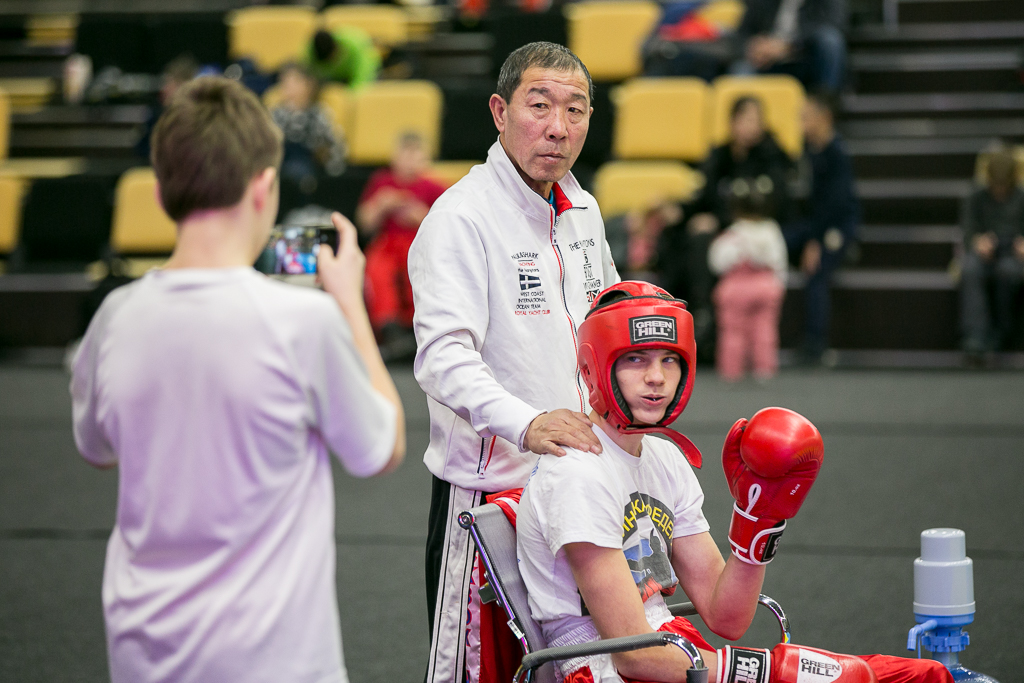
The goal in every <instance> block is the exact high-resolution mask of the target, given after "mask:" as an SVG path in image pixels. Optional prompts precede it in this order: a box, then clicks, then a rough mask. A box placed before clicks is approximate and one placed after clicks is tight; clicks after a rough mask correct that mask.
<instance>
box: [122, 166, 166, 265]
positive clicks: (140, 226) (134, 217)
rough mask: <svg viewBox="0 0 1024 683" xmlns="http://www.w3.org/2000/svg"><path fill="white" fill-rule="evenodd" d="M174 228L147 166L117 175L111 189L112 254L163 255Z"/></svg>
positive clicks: (152, 174)
mask: <svg viewBox="0 0 1024 683" xmlns="http://www.w3.org/2000/svg"><path fill="white" fill-rule="evenodd" d="M176 239H177V231H176V229H175V226H174V222H173V221H172V220H171V219H170V217H168V215H167V214H166V213H164V210H163V208H162V207H161V206H160V203H159V201H158V200H157V198H156V175H155V174H154V173H153V169H151V168H133V169H130V170H128V171H125V173H124V174H123V175H122V176H121V179H120V180H118V182H117V189H116V190H115V192H114V225H113V227H112V228H111V231H110V246H111V248H112V249H113V251H114V253H115V254H167V253H170V252H171V251H173V250H174V242H175V240H176Z"/></svg>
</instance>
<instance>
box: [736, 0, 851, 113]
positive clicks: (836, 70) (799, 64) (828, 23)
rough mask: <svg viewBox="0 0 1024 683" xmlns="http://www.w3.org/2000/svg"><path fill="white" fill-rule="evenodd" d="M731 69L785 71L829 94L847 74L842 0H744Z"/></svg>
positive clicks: (845, 10) (846, 13) (846, 12)
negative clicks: (734, 61)
mask: <svg viewBox="0 0 1024 683" xmlns="http://www.w3.org/2000/svg"><path fill="white" fill-rule="evenodd" d="M746 2H747V11H746V13H744V15H743V21H742V22H741V23H740V26H739V28H738V29H737V31H736V43H737V44H736V51H737V53H738V55H739V59H738V61H737V62H736V63H735V64H734V65H733V72H734V73H787V74H790V75H792V76H795V77H796V78H798V79H800V81H801V82H802V83H803V84H804V87H806V88H807V89H808V90H817V89H824V90H828V91H830V92H832V93H835V92H837V91H839V89H840V88H842V85H843V79H844V76H845V72H846V36H845V31H846V28H847V24H848V21H849V8H848V7H847V0H746Z"/></svg>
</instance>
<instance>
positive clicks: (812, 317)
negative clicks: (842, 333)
mask: <svg viewBox="0 0 1024 683" xmlns="http://www.w3.org/2000/svg"><path fill="white" fill-rule="evenodd" d="M783 235H784V236H785V238H786V247H787V249H788V250H789V253H790V255H791V258H793V259H795V260H796V262H797V263H800V259H801V257H802V256H803V251H804V247H806V246H807V243H808V242H809V241H810V240H811V239H812V238H813V235H811V232H810V229H809V226H807V225H806V224H803V223H799V222H797V223H794V224H791V225H787V226H786V228H785V229H784V230H783ZM845 253H846V244H843V246H842V247H841V248H839V249H837V250H836V251H830V250H828V249H826V248H825V246H824V245H822V247H821V263H820V265H819V266H818V269H817V270H816V271H814V273H813V274H812V275H811V276H810V277H808V278H807V282H806V283H805V284H804V339H803V343H802V347H803V349H804V350H805V351H806V352H807V353H808V354H810V355H821V353H822V352H823V351H825V349H827V348H828V333H829V325H830V323H831V320H832V300H831V295H830V294H829V285H830V284H831V282H832V274H833V273H834V272H835V271H836V268H838V267H839V266H840V265H841V264H842V262H843V257H844V255H845Z"/></svg>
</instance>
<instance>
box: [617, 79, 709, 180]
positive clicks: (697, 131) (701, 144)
mask: <svg viewBox="0 0 1024 683" xmlns="http://www.w3.org/2000/svg"><path fill="white" fill-rule="evenodd" d="M613 101H614V102H615V134H614V142H613V148H614V150H615V156H616V157H618V158H620V159H683V160H684V161H700V160H701V159H703V158H704V157H705V156H707V152H708V135H707V125H706V115H707V101H708V88H707V85H706V84H705V83H704V81H702V80H701V79H699V78H638V79H636V80H633V81H630V82H629V83H627V84H625V85H623V86H622V87H620V88H619V89H618V90H617V92H616V93H615V94H614V95H613Z"/></svg>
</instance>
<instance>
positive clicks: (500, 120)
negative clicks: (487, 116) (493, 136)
mask: <svg viewBox="0 0 1024 683" xmlns="http://www.w3.org/2000/svg"><path fill="white" fill-rule="evenodd" d="M487 105H488V106H489V107H490V108H491V116H492V117H494V127H495V128H497V129H498V132H499V133H504V132H505V122H506V120H507V117H508V102H506V101H505V98H503V97H502V96H501V95H499V94H497V93H495V94H493V95H491V100H490V102H488V103H487Z"/></svg>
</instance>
